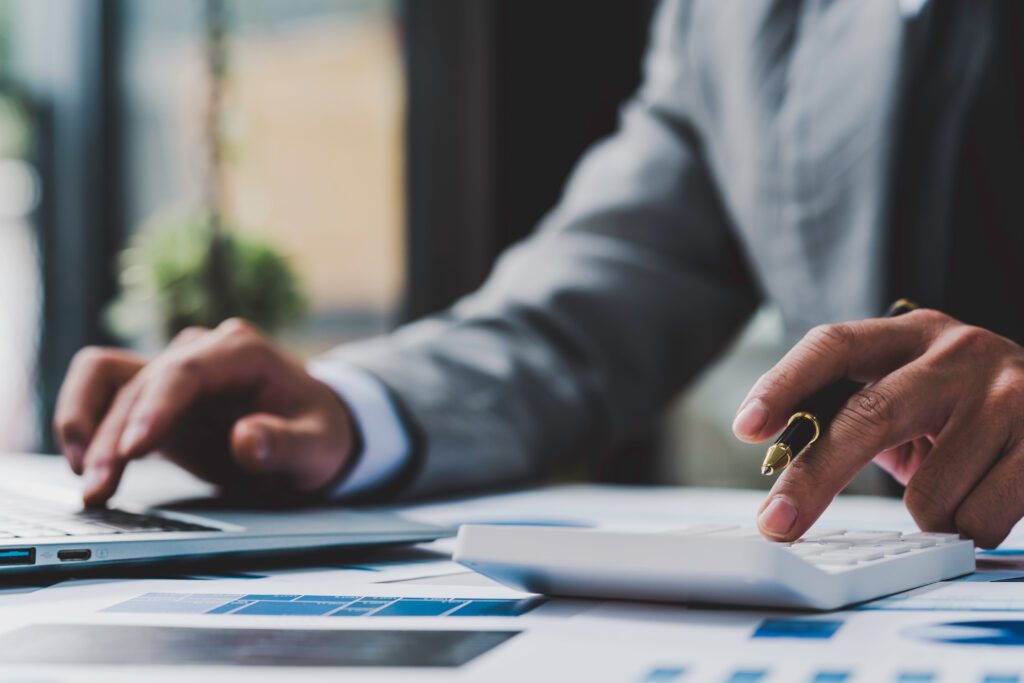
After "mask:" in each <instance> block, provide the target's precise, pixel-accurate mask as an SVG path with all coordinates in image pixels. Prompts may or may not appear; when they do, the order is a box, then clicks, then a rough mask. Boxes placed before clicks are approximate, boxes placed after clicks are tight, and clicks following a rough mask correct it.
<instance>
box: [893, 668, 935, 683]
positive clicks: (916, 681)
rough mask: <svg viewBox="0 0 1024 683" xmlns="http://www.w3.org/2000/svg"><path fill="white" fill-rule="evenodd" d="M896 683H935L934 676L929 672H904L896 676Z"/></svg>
mask: <svg viewBox="0 0 1024 683" xmlns="http://www.w3.org/2000/svg"><path fill="white" fill-rule="evenodd" d="M896 683H935V674H934V673H933V672H931V671H904V672H902V673H900V675H899V676H897V678H896Z"/></svg>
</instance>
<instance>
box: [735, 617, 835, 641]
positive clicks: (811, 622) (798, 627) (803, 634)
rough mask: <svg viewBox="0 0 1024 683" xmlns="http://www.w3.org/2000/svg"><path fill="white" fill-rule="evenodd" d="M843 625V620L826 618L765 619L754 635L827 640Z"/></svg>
mask: <svg viewBox="0 0 1024 683" xmlns="http://www.w3.org/2000/svg"><path fill="white" fill-rule="evenodd" d="M842 625H843V622H841V621H827V620H824V619H765V620H764V621H762V622H761V624H760V625H759V626H758V627H757V630H756V631H754V635H753V636H752V637H753V638H809V639H815V640H827V639H829V638H831V637H832V636H834V635H835V634H836V631H838V630H839V628H840V627H841V626H842Z"/></svg>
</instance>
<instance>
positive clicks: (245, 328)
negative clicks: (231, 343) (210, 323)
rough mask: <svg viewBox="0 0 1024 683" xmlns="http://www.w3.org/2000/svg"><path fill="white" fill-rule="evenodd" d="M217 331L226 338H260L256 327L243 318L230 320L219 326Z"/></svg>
mask: <svg viewBox="0 0 1024 683" xmlns="http://www.w3.org/2000/svg"><path fill="white" fill-rule="evenodd" d="M217 330H218V331H219V332H220V333H221V334H223V335H224V336H225V337H234V338H243V339H247V338H250V337H257V336H259V333H258V332H257V331H256V327H255V326H254V325H253V324H252V323H250V322H249V321H247V320H244V319H242V318H228V319H227V320H225V321H224V322H222V323H221V324H220V325H218V326H217Z"/></svg>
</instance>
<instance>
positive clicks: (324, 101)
mask: <svg viewBox="0 0 1024 683" xmlns="http://www.w3.org/2000/svg"><path fill="white" fill-rule="evenodd" d="M653 4H654V3H653V2H652V1H650V0H603V1H602V2H600V3H594V2H584V1H583V0H559V2H555V3H552V2H542V1H541V0H514V1H513V0H407V1H406V2H401V1H400V0H173V1H168V0H0V331H2V332H0V377H2V378H3V381H2V382H0V450H2V451H19V450H47V451H51V450H53V448H54V446H53V442H52V437H51V435H50V431H49V427H48V425H49V422H50V418H51V415H52V409H53V404H54V401H55V398H56V394H57V391H58V389H59V387H60V382H61V379H62V377H63V375H64V372H65V371H66V369H67V365H68V362H69V361H70V359H71V357H72V356H73V354H74V353H75V351H76V350H78V349H79V348H81V347H82V346H85V345H87V344H123V345H127V346H131V347H134V348H138V349H141V350H143V351H152V350H155V349H156V348H159V346H160V345H161V344H162V343H163V342H164V341H165V340H166V339H167V337H168V336H169V335H170V334H173V332H174V330H175V329H178V328H180V327H181V326H183V325H187V324H194V323H204V322H206V323H213V322H215V321H216V320H218V319H220V318H221V317H223V316H224V315H231V314H238V313H241V314H243V315H246V316H247V317H250V318H254V319H255V320H256V321H257V322H258V323H260V324H261V325H263V326H264V327H267V328H271V329H272V330H274V331H275V336H276V337H277V338H278V339H279V340H280V341H281V342H282V343H283V344H284V345H285V346H286V347H287V348H288V349H289V350H290V351H292V352H293V353H295V354H296V355H298V356H300V357H309V356H311V355H314V354H316V353H319V352H321V351H323V350H325V349H327V348H329V347H331V346H333V345H335V344H338V343H342V342H344V341H346V340H351V339H356V338H360V337H365V336H369V335H374V334H378V333H380V332H383V331H386V330H388V329H390V328H392V327H393V326H395V325H397V324H400V323H401V322H402V321H404V320H408V319H410V318H414V317H417V316H420V315H423V314H426V313H429V312H432V311H436V310H439V309H441V308H443V307H444V306H446V305H447V304H448V303H450V302H451V301H452V300H453V299H454V298H456V297H457V296H459V295H460V294H462V293H464V292H467V291H469V290H471V289H473V288H474V287H476V286H477V285H478V284H479V283H480V282H481V281H482V280H483V278H484V277H485V276H486V274H487V271H488V269H489V267H490V265H491V263H492V261H493V260H494V258H495V256H496V255H497V254H498V253H500V251H501V250H502V249H503V248H504V247H505V246H507V245H508V244H509V243H511V242H513V241H515V240H517V239H520V238H522V237H523V236H525V235H527V234H528V233H529V232H530V231H531V230H532V229H533V227H534V226H535V225H536V223H537V221H538V219H539V218H540V217H541V215H542V214H543V213H544V212H545V211H546V210H547V209H549V208H550V207H551V206H552V205H553V204H554V203H555V201H556V200H557V197H558V195H559V192H560V190H561V186H562V183H563V182H564V180H565V178H566V176H567V174H568V173H569V171H570V169H571V168H572V165H573V163H574V161H575V160H576V158H577V157H578V156H579V154H580V153H581V152H582V151H583V150H584V149H585V148H586V147H587V145H589V144H590V143H592V142H593V141H595V140H596V139H598V138H600V137H602V136H604V135H606V134H607V133H609V132H611V130H612V129H613V128H614V125H615V120H616V113H617V109H618V106H619V105H620V104H621V103H622V101H623V100H624V99H625V98H627V97H628V96H629V94H630V93H631V92H632V91H633V89H634V88H635V87H636V86H637V83H638V79H639V75H640V74H639V67H640V61H641V56H642V53H643V48H644V44H645V42H646V37H647V36H646V34H647V26H648V21H649V18H650V13H651V11H652V7H653ZM228 265H230V266H232V267H230V268H228V267H227V266H228ZM228 272H230V273H232V274H233V275H231V276H227V275H226V274H225V273H228ZM204 285H206V286H204ZM207 291H212V292H219V294H218V295H217V296H213V297H209V296H204V294H203V293H204V292H207ZM781 339H782V334H781V329H780V325H779V322H778V319H777V317H776V316H775V315H774V313H773V312H772V311H771V310H765V311H762V312H761V313H759V314H758V316H757V318H756V319H755V320H754V321H753V323H752V324H751V326H750V328H749V329H748V330H747V331H746V332H745V333H744V335H743V336H742V338H741V339H740V340H739V342H738V343H737V344H736V346H735V348H734V349H733V350H732V351H731V352H730V353H729V354H727V355H726V357H725V358H724V359H723V361H722V362H721V363H720V364H719V365H718V366H716V367H715V368H713V369H712V370H710V371H709V372H708V373H706V375H705V376H704V377H703V378H702V379H701V381H700V382H699V383H698V384H697V385H696V386H695V387H692V388H691V389H690V390H688V391H687V392H686V393H685V394H684V395H683V396H681V397H680V400H679V402H678V404H677V405H675V406H673V407H672V408H671V410H669V411H668V412H667V414H666V415H665V416H664V419H663V420H662V421H660V422H659V424H657V425H655V426H654V427H653V428H652V430H651V431H650V433H649V434H647V435H644V436H643V437H642V438H640V439H638V440H637V441H636V442H635V443H632V444H628V445H627V449H628V450H629V457H624V458H619V459H618V460H617V461H616V464H615V465H614V466H610V467H609V468H608V470H607V471H604V472H599V473H597V476H598V477H599V478H601V479H604V480H610V481H624V482H645V483H655V482H660V483H687V484H702V485H741V486H759V487H763V486H766V485H767V484H768V482H767V480H765V479H764V478H762V477H760V476H759V474H758V473H757V469H758V465H759V463H760V458H761V455H762V449H760V448H756V447H755V448H750V447H742V446H741V445H740V444H738V443H736V442H735V440H734V439H733V438H732V437H731V435H730V430H729V424H730V423H731V421H732V416H733V413H734V411H735V408H736V406H737V405H738V403H739V401H740V400H741V398H742V397H743V395H744V394H745V392H746V390H747V388H748V387H749V385H750V383H751V382H752V381H753V380H754V379H755V378H756V377H757V376H758V375H759V374H760V373H761V372H763V371H764V370H766V369H767V368H768V367H770V365H771V364H772V363H773V362H774V360H776V359H777V358H778V357H779V356H780V355H781V353H782V352H783V351H784V348H783V347H782V341H781ZM684 454H685V457H684ZM881 486H882V483H881V482H880V479H879V478H878V476H877V473H875V472H868V473H867V474H866V475H864V476H862V478H861V480H859V481H858V483H857V486H856V488H858V489H860V490H878V489H879V487H881Z"/></svg>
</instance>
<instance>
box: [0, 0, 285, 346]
mask: <svg viewBox="0 0 1024 683" xmlns="http://www.w3.org/2000/svg"><path fill="white" fill-rule="evenodd" d="M0 1H2V0H0ZM228 15H229V12H228V3H227V2H226V1H225V0H206V2H205V14H204V29H205V31H204V54H205V57H206V72H207V85H208V87H207V93H206V101H205V107H204V111H203V132H204V140H205V143H206V144H205V150H204V151H205V153H206V159H205V164H204V169H203V171H204V195H205V196H204V199H203V207H204V208H202V209H198V210H192V211H189V212H176V213H169V214H167V213H165V214H158V215H157V216H155V217H153V218H152V219H150V220H149V221H147V222H146V223H145V224H144V225H143V226H142V227H141V229H139V230H138V231H137V232H136V233H135V235H134V236H133V237H132V240H131V244H130V246H129V247H128V248H127V249H125V250H124V251H123V252H122V253H121V257H120V285H121V288H120V294H119V296H118V298H117V299H115V300H114V302H113V303H112V304H111V305H110V306H109V307H108V309H107V311H106V323H107V327H108V329H109V330H110V331H111V332H112V333H113V334H115V335H117V336H118V337H120V338H122V339H124V340H126V341H131V342H133V343H134V344H135V345H137V346H142V347H147V346H148V347H150V348H153V349H155V348H159V347H160V346H162V345H163V344H164V343H166V342H167V341H169V340H170V339H172V338H173V337H174V335H176V334H177V333H178V332H180V331H181V330H183V329H185V328H186V327H192V326H200V327H215V326H216V325H218V324H219V323H220V322H221V321H223V320H225V319H226V318H231V317H239V318H245V319H247V320H249V321H250V322H252V323H254V324H255V325H257V326H258V327H261V328H262V329H263V330H265V331H266V332H268V333H271V334H273V333H274V332H276V331H278V330H280V329H281V328H282V327H284V326H285V325H287V324H289V323H292V322H295V321H296V320H298V318H299V317H301V315H302V313H303V312H304V310H305V298H304V297H303V295H302V290H301V286H300V282H299V278H298V277H297V275H296V273H295V271H294V269H293V268H292V266H291V264H290V263H289V262H288V259H287V258H286V257H285V256H284V255H283V254H281V253H280V252H279V251H278V250H277V249H276V248H275V247H274V246H272V245H271V244H270V243H269V242H266V241H265V240H262V239H260V238H258V237H256V236H254V235H252V234H248V233H245V232H242V231H240V230H238V229H237V227H236V226H233V225H231V224H230V223H229V219H228V218H227V216H228V214H229V211H228V209H227V201H226V199H227V198H226V196H225V192H224V186H225V180H224V174H225V162H226V161H227V159H226V158H225V157H226V155H225V152H226V150H227V148H228V144H227V135H226V132H225V125H224V119H225V117H226V114H225V102H224V88H225V84H226V82H227V80H228V64H229V59H228V47H229V40H228V35H229V23H230V22H229V16H228Z"/></svg>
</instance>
